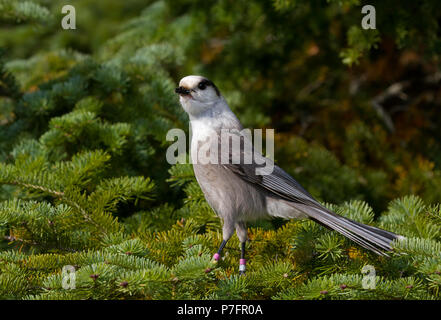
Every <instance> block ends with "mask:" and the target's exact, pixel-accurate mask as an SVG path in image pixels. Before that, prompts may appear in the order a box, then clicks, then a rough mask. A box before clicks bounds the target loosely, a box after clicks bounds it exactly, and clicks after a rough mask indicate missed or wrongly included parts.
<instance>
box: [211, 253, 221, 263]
mask: <svg viewBox="0 0 441 320" xmlns="http://www.w3.org/2000/svg"><path fill="white" fill-rule="evenodd" d="M219 258H220V254H219V253H215V254H214V256H213V259H214V260H216V261H218V260H219Z"/></svg>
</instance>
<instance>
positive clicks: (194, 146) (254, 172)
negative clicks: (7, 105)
mask: <svg viewBox="0 0 441 320" xmlns="http://www.w3.org/2000/svg"><path fill="white" fill-rule="evenodd" d="M175 92H176V93H178V94H179V101H180V103H181V105H182V107H183V108H184V110H185V111H186V112H187V114H188V116H189V119H190V129H191V143H190V144H191V146H190V153H191V157H192V162H193V170H194V174H195V177H196V180H197V181H198V183H199V185H200V187H201V189H202V191H203V193H204V196H205V198H206V200H207V202H208V204H209V205H210V206H211V208H212V209H213V210H214V211H215V213H216V214H217V215H218V216H219V217H220V218H221V220H222V222H223V227H222V234H223V241H222V243H221V246H220V248H219V250H218V251H217V253H215V254H214V256H213V259H214V261H218V260H219V258H220V254H221V252H222V249H223V248H224V246H225V244H226V243H227V241H228V240H229V239H230V238H231V236H232V235H233V233H234V231H236V233H237V236H238V238H239V240H240V243H241V258H240V265H239V272H240V274H244V273H245V264H246V261H245V243H246V241H247V228H246V222H248V221H254V220H257V219H264V218H271V217H281V218H284V219H304V218H309V219H311V220H313V221H315V222H317V223H319V224H321V225H323V226H325V227H327V228H330V229H332V230H335V231H337V232H339V233H340V234H342V235H343V236H345V237H347V238H349V239H350V240H352V241H354V242H356V243H357V244H359V245H361V246H362V247H364V248H366V249H369V250H371V251H373V252H375V253H377V254H379V255H385V256H387V254H386V253H385V252H384V251H391V250H392V247H391V242H392V241H393V240H395V239H400V238H402V237H401V236H399V235H397V234H395V233H392V232H389V231H385V230H382V229H379V228H375V227H372V226H368V225H364V224H362V223H359V222H356V221H352V220H350V219H347V218H345V217H342V216H340V215H337V214H336V213H334V212H332V211H331V210H329V209H327V208H326V207H324V206H323V205H321V204H320V203H319V202H318V201H317V200H315V199H314V198H313V197H312V196H311V195H310V194H309V193H308V192H307V191H306V190H305V189H304V188H303V187H302V186H301V185H300V184H299V183H298V182H297V181H296V180H294V178H292V177H291V176H290V175H289V174H287V173H286V172H285V171H283V170H282V169H281V168H279V167H278V166H277V165H275V164H274V163H273V162H272V160H270V159H269V158H267V157H264V156H263V155H262V154H261V153H260V152H258V151H256V150H255V149H254V148H253V147H252V143H251V141H250V140H249V137H247V136H246V135H243V134H241V131H242V129H243V128H242V125H241V123H240V121H239V120H238V119H237V117H236V116H235V115H234V113H233V112H232V111H231V110H230V108H229V106H228V104H227V102H226V101H225V99H224V98H223V97H222V95H221V93H220V91H219V89H218V88H217V87H216V86H215V85H214V83H213V82H211V81H210V80H208V79H206V78H204V77H201V76H193V75H192V76H187V77H185V78H183V79H181V81H180V82H179V87H178V88H176V89H175ZM225 130H227V131H231V132H230V135H231V137H232V138H234V136H236V137H239V142H240V143H239V144H236V147H235V145H234V144H230V143H227V146H226V147H225V146H224V145H225V141H223V140H221V139H220V137H222V136H223V135H222V134H223V132H225ZM228 139H230V137H229V138H228ZM228 139H227V141H230V140H228ZM208 140H209V141H210V143H209V146H210V148H209V149H207V148H206V144H207V141H208ZM213 141H214V142H216V143H213ZM218 142H220V143H218ZM213 146H214V147H213ZM250 146H251V147H250ZM202 148H205V149H204V150H205V151H207V150H210V152H212V153H213V154H214V157H211V158H210V159H211V160H214V161H208V162H207V161H197V160H198V159H196V161H195V159H194V158H198V157H199V156H200V155H201V153H200V150H201V149H202ZM202 154H203V153H202ZM247 156H251V159H252V161H251V162H250V161H248V162H245V161H244V159H245V158H247ZM235 157H236V158H235ZM237 157H239V158H237ZM234 159H236V160H237V159H240V161H234ZM247 159H250V158H247ZM218 160H219V161H218ZM265 168H270V169H271V170H267V171H266V172H265V170H264V169H265ZM259 169H261V172H259Z"/></svg>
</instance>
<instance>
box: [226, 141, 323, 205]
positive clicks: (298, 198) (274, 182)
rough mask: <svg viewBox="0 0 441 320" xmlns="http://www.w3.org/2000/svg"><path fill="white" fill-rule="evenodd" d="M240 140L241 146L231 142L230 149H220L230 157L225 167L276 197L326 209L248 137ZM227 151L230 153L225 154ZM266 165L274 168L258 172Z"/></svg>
mask: <svg viewBox="0 0 441 320" xmlns="http://www.w3.org/2000/svg"><path fill="white" fill-rule="evenodd" d="M238 135H240V133H239V134H238ZM240 140H241V144H240V147H239V148H234V146H233V144H232V143H230V145H229V148H228V149H227V148H224V150H221V151H220V152H221V153H222V152H223V153H224V159H225V158H227V159H229V162H228V163H224V164H222V165H223V166H224V167H225V168H227V169H228V170H230V171H232V172H233V173H235V174H236V175H237V176H238V177H240V178H241V179H243V180H245V181H247V182H249V183H252V184H253V185H256V186H259V187H260V188H262V189H264V190H266V191H267V192H269V193H270V194H272V195H274V196H276V197H280V198H282V199H285V200H288V201H292V202H296V203H301V204H304V205H309V206H313V207H316V208H320V209H325V208H324V207H323V206H322V205H321V204H320V203H319V202H318V201H317V200H315V199H314V198H313V197H312V196H311V195H310V194H309V193H308V192H307V191H306V190H305V189H304V188H303V187H302V186H301V185H300V184H299V183H298V182H297V181H296V180H295V179H294V178H293V177H291V176H290V175H289V174H288V173H286V172H285V171H284V170H283V169H282V168H280V167H279V166H277V165H276V164H274V162H273V161H272V160H271V159H269V158H266V157H264V156H263V155H262V154H261V153H260V152H257V151H256V150H255V149H254V148H253V146H252V143H251V141H249V140H248V138H247V137H245V136H243V135H241V136H240ZM220 143H223V141H220ZM225 152H227V153H228V154H227V155H225ZM239 157H240V158H239ZM247 158H248V159H252V161H251V163H244V161H243V160H244V159H247ZM234 159H241V161H240V163H234ZM236 162H237V161H236ZM265 166H269V167H271V166H272V167H273V168H274V169H273V171H272V172H271V173H269V174H263V175H260V174H257V172H258V171H257V170H259V169H260V170H261V169H262V168H264V167H265Z"/></svg>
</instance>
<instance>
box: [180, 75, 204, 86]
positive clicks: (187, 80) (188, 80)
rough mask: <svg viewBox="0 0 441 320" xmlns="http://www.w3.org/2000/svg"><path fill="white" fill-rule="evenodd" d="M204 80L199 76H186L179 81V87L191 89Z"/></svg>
mask: <svg viewBox="0 0 441 320" xmlns="http://www.w3.org/2000/svg"><path fill="white" fill-rule="evenodd" d="M204 79H205V78H204V77H201V76H186V77H184V78H182V79H181V81H179V86H180V87H184V88H186V89H193V88H195V87H196V86H197V85H198V84H199V82H201V81H202V80H204Z"/></svg>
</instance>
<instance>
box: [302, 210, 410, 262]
mask: <svg viewBox="0 0 441 320" xmlns="http://www.w3.org/2000/svg"><path fill="white" fill-rule="evenodd" d="M302 211H303V212H305V213H306V214H307V215H308V216H309V218H310V219H312V220H314V221H315V222H318V223H320V224H321V225H324V226H325V227H328V228H330V229H332V230H335V231H337V232H339V233H340V234H342V235H343V236H345V237H346V238H348V239H350V240H352V241H354V242H355V243H357V244H359V245H360V246H362V247H364V248H366V249H368V250H371V251H373V252H375V253H376V254H378V255H382V256H388V254H387V253H385V252H384V251H392V246H391V243H392V242H393V241H394V240H396V239H402V238H404V237H403V236H400V235H398V234H395V233H393V232H390V231H386V230H382V229H379V228H375V227H372V226H368V225H365V224H363V223H360V222H356V221H353V220H350V219H348V218H345V217H342V216H339V215H337V214H336V213H334V212H332V211H330V210H327V209H326V208H323V209H321V208H315V207H311V206H303V205H302Z"/></svg>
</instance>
